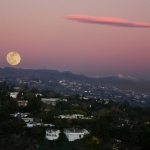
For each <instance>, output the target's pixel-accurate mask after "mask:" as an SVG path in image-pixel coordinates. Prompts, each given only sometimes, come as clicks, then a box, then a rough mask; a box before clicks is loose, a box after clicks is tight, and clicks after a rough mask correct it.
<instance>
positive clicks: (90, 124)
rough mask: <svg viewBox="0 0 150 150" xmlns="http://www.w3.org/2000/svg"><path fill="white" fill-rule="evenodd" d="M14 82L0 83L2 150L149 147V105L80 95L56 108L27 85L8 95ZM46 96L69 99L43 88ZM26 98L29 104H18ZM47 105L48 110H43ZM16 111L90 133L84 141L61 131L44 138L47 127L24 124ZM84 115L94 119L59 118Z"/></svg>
mask: <svg viewBox="0 0 150 150" xmlns="http://www.w3.org/2000/svg"><path fill="white" fill-rule="evenodd" d="M9 91H13V85H10V84H6V83H2V84H1V85H0V149H1V150H6V149H7V150H14V149H18V150H58V149H59V150H71V149H72V150H84V149H85V150H86V149H95V150H106V149H107V150H109V149H110V150H111V149H113V148H116V149H120V150H124V149H129V150H130V149H131V150H132V149H133V150H134V149H139V150H146V149H149V147H150V124H149V122H150V108H149V107H132V106H130V105H129V103H128V102H127V101H125V102H124V103H123V104H118V103H114V102H113V101H111V100H110V101H109V103H108V104H105V103H104V101H99V100H98V99H97V100H95V99H88V100H83V99H80V96H79V95H72V96H68V97H67V99H68V102H58V103H57V105H56V106H55V107H53V106H51V105H46V104H43V103H42V102H41V97H40V96H38V97H36V96H35V95H34V94H35V93H36V92H39V91H38V90H36V89H28V87H27V86H24V87H23V88H22V89H21V90H20V91H19V95H18V97H17V99H13V98H11V97H10V96H9V94H8V92H9ZM22 93H23V94H22ZM41 93H42V94H43V97H60V98H66V97H64V96H63V95H61V94H60V93H55V92H54V91H49V90H45V91H41ZM22 98H23V99H27V100H28V105H27V107H18V104H17V100H18V99H22ZM45 108H47V109H49V111H44V109H45ZM15 112H29V113H30V116H31V117H38V118H41V119H42V120H43V122H45V123H51V124H55V128H59V129H60V130H61V131H63V128H64V127H74V126H75V127H78V128H85V129H88V130H89V131H90V135H87V136H85V137H84V138H83V139H81V140H76V141H73V142H68V140H67V138H66V137H65V135H64V134H63V132H61V135H60V137H59V138H58V140H55V141H47V140H46V139H45V130H46V127H43V126H41V127H33V128H26V127H24V126H25V124H24V122H23V121H22V120H21V119H19V118H15V119H14V118H10V114H12V113H15ZM74 113H77V114H83V115H85V116H93V118H92V119H87V120H86V119H60V118H54V116H58V115H60V114H74Z"/></svg>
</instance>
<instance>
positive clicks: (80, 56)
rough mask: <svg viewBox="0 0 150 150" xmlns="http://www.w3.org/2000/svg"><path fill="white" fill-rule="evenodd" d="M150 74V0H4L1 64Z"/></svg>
mask: <svg viewBox="0 0 150 150" xmlns="http://www.w3.org/2000/svg"><path fill="white" fill-rule="evenodd" d="M10 51H16V52H18V53H19V54H20V55H21V62H20V64H19V65H17V66H13V67H15V68H24V69H55V70H60V71H72V72H73V73H76V74H84V75H86V76H93V77H96V76H103V75H104V76H105V75H117V74H124V75H130V76H134V77H139V78H150V0H0V67H1V68H4V67H11V66H10V65H9V64H8V63H7V61H6V56H7V54H8V53H9V52H10Z"/></svg>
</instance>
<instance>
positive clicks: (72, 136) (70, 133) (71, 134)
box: [64, 128, 85, 142]
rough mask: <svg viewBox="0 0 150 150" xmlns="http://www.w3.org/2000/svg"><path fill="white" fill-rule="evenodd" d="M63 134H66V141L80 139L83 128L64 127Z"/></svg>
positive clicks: (82, 135) (82, 134)
mask: <svg viewBox="0 0 150 150" xmlns="http://www.w3.org/2000/svg"><path fill="white" fill-rule="evenodd" d="M64 134H65V135H66V137H67V139H68V141H69V142H70V141H74V140H77V139H82V138H83V137H84V134H85V133H84V130H83V129H78V128H66V129H64Z"/></svg>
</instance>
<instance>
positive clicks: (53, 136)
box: [45, 129, 60, 140]
mask: <svg viewBox="0 0 150 150" xmlns="http://www.w3.org/2000/svg"><path fill="white" fill-rule="evenodd" d="M59 133H60V130H58V129H47V130H46V136H45V137H46V139H47V140H57V139H58V138H59Z"/></svg>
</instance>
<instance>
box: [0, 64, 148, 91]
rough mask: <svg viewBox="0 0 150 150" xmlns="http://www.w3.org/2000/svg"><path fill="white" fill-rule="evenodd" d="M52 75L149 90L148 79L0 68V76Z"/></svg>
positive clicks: (123, 87) (76, 80)
mask: <svg viewBox="0 0 150 150" xmlns="http://www.w3.org/2000/svg"><path fill="white" fill-rule="evenodd" d="M21 76H26V77H38V78H43V77H53V78H56V79H60V80H63V79H64V80H70V81H75V82H88V83H93V84H97V85H101V86H107V85H113V86H116V87H119V88H122V89H130V90H136V91H141V92H150V81H149V80H139V79H135V78H125V77H123V78H120V77H119V76H107V77H101V78H90V77H86V76H84V75H80V74H74V73H72V72H70V71H64V72H60V71H58V70H47V69H37V70H35V69H21V68H19V69H17V68H11V67H6V68H3V69H2V68H0V78H3V77H21Z"/></svg>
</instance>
